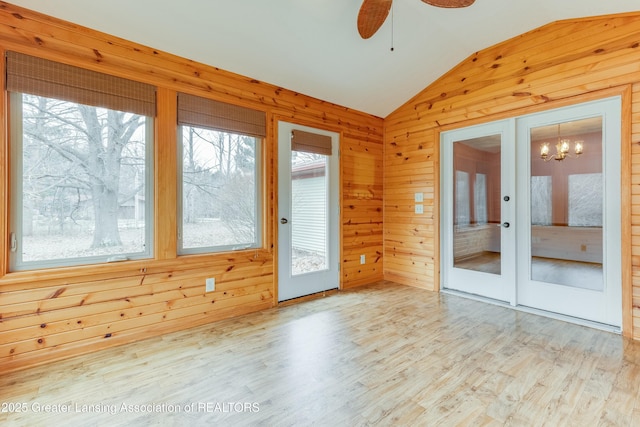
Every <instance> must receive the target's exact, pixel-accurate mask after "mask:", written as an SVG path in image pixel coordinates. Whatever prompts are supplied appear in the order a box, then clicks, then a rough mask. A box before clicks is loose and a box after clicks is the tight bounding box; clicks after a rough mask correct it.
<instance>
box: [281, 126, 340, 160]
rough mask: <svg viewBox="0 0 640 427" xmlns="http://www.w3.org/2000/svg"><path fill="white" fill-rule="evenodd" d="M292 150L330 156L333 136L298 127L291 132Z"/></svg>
mask: <svg viewBox="0 0 640 427" xmlns="http://www.w3.org/2000/svg"><path fill="white" fill-rule="evenodd" d="M291 150H292V151H303V152H305V153H315V154H323V155H325V156H330V155H331V137H330V136H326V135H318V134H317V133H311V132H305V131H302V130H297V129H296V130H293V131H292V132H291Z"/></svg>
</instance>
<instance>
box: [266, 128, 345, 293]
mask: <svg viewBox="0 0 640 427" xmlns="http://www.w3.org/2000/svg"><path fill="white" fill-rule="evenodd" d="M339 146H340V145H339V135H338V134H337V133H335V132H329V131H326V130H321V129H314V128H310V127H306V126H300V125H296V124H292V123H287V122H279V123H278V301H285V300H289V299H292V298H297V297H301V296H304V295H310V294H313V293H317V292H322V291H325V290H329V289H336V288H338V286H339V281H340V273H339V211H338V206H339V184H338V182H339V155H338V150H339Z"/></svg>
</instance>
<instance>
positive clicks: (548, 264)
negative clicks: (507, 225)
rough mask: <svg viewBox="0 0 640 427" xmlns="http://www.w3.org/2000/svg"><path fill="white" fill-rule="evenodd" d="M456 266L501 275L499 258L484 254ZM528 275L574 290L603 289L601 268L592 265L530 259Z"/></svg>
mask: <svg viewBox="0 0 640 427" xmlns="http://www.w3.org/2000/svg"><path fill="white" fill-rule="evenodd" d="M455 266H456V267H457V268H464V269H466V270H475V271H482V272H484V273H491V274H500V254H498V253H495V252H483V253H481V254H478V255H476V256H473V257H469V258H465V259H461V260H456V263H455ZM531 275H532V278H533V280H537V281H540V282H546V283H555V284H558V285H565V286H573V287H575V288H583V289H591V290H602V288H603V286H604V276H603V272H602V264H596V263H592V262H581V261H569V260H563V259H556V258H542V257H533V259H532V260H531Z"/></svg>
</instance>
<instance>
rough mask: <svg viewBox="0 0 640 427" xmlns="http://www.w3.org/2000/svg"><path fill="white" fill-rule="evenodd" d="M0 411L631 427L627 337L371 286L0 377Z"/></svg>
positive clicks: (175, 419)
mask: <svg viewBox="0 0 640 427" xmlns="http://www.w3.org/2000/svg"><path fill="white" fill-rule="evenodd" d="M0 402H4V403H3V405H4V406H3V409H11V411H10V412H3V413H0V425H4V426H7V425H9V426H39V425H40V426H45V425H46V426H52V425H65V426H92V425H96V426H98V425H100V426H102V425H109V426H129V425H177V426H180V425H190V426H197V425H222V426H226V425H233V426H242V425H266V426H300V425H321V426H325V425H326V426H358V425H421V426H430V425H446V426H449V425H473V426H476V425H517V426H542V425H549V426H562V425H575V426H587V425H588V426H592V425H612V426H630V425H634V424H635V425H638V423H640V342H633V341H630V340H627V339H625V338H623V337H621V336H619V335H615V334H612V333H608V332H603V331H599V330H594V329H589V328H586V327H583V326H578V325H573V324H568V323H564V322H561V321H558V320H553V319H548V318H545V317H538V316H535V315H532V314H528V313H523V312H519V311H516V310H511V309H508V308H503V307H499V306H494V305H490V304H485V303H481V302H478V301H473V300H470V299H465V298H461V297H457V296H454V295H445V294H438V293H432V292H428V291H424V290H421V289H416V288H411V287H406V286H400V285H397V284H394V283H391V282H380V283H376V284H374V285H371V286H366V287H362V288H359V289H356V290H353V291H345V292H339V293H336V294H333V295H331V296H328V297H325V298H321V299H316V300H311V301H306V302H303V303H300V304H296V305H290V306H287V307H280V308H274V309H271V310H267V311H264V312H260V313H255V314H250V315H246V316H243V317H240V318H236V319H230V320H226V321H221V322H217V323H214V324H211V325H207V326H203V327H196V328H193V329H190V330H188V331H183V332H178V333H173V334H169V335H166V336H163V337H157V338H151V339H148V340H146V341H143V342H138V343H134V344H129V345H125V346H121V347H117V348H113V349H108V350H104V351H100V352H96V353H93V354H90V355H87V356H82V357H77V358H74V359H69V360H66V361H62V362H56V363H52V364H49V365H45V366H41V367H36V368H32V369H29V370H24V371H19V372H14V373H11V374H8V375H3V376H2V377H1V378H0ZM7 403H12V404H23V405H22V406H19V407H18V409H24V410H25V411H24V412H17V409H16V406H15V405H14V406H11V407H9V405H8V404H7ZM45 405H52V406H49V407H47V406H45ZM134 405H141V406H138V407H136V406H134ZM154 405H155V406H154ZM65 408H67V409H68V410H69V411H70V413H66V414H65V413H56V412H52V411H53V410H54V409H55V410H58V411H59V410H64V409H65Z"/></svg>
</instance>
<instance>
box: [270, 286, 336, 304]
mask: <svg viewBox="0 0 640 427" xmlns="http://www.w3.org/2000/svg"><path fill="white" fill-rule="evenodd" d="M338 291H339V290H338V288H334V289H327V290H325V291H320V292H316V293H313V294H309V295H302V296H299V297H295V298H290V299H286V300H282V301H279V302H278V307H286V306H288V305H292V304H297V303H300V302H305V301H310V300H314V299H318V298H324V297H328V296H331V295H334V294H337V293H338Z"/></svg>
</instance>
